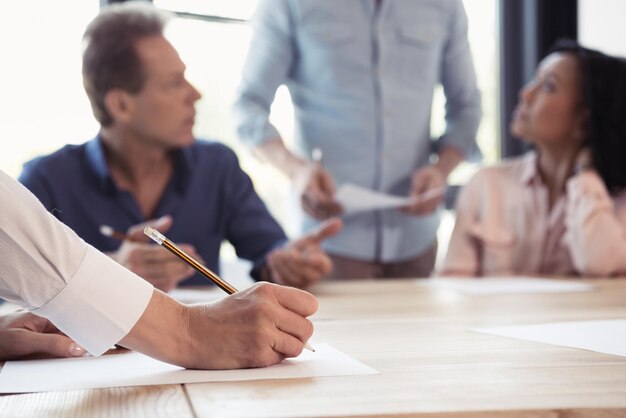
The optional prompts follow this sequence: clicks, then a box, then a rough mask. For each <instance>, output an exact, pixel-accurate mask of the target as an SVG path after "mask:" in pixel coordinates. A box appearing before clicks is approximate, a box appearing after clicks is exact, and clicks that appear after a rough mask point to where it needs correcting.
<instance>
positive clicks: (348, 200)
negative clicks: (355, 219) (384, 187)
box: [335, 183, 445, 214]
mask: <svg viewBox="0 0 626 418" xmlns="http://www.w3.org/2000/svg"><path fill="white" fill-rule="evenodd" d="M444 192H445V189H444V188H439V189H433V190H430V191H428V192H426V193H423V194H422V195H420V196H417V197H415V198H409V197H406V196H394V195H390V194H386V193H381V192H377V191H374V190H370V189H366V188H364V187H361V186H357V185H355V184H351V183H346V184H344V185H342V186H341V187H340V188H339V190H337V193H336V194H335V199H336V200H337V201H338V202H339V203H340V204H341V206H343V209H344V212H345V214H350V213H356V212H363V211H367V210H377V209H392V208H399V207H403V206H408V205H410V204H412V203H416V202H419V201H422V200H427V199H432V198H433V197H436V196H439V195H441V194H443V193H444Z"/></svg>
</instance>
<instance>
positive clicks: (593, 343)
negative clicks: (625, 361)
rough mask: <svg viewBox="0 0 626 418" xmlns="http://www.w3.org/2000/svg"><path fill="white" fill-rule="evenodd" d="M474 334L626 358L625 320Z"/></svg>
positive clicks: (511, 327)
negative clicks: (516, 339) (580, 349)
mask: <svg viewBox="0 0 626 418" xmlns="http://www.w3.org/2000/svg"><path fill="white" fill-rule="evenodd" d="M473 331H476V332H482V333H485V334H493V335H499V336H503V337H511V338H518V339H521V340H530V341H537V342H541V343H548V344H554V345H562V346H565V347H573V348H582V349H583V350H591V351H596V352H598V353H606V354H615V355H617V356H624V357H626V338H624V336H626V319H607V320H599V321H577V322H553V323H548V324H538V325H518V326H509V327H490V328H479V329H474V330H473Z"/></svg>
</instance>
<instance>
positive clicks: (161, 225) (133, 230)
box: [126, 215, 174, 242]
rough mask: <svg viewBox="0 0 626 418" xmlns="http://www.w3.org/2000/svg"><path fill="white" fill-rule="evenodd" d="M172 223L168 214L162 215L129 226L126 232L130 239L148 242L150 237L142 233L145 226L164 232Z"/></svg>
mask: <svg viewBox="0 0 626 418" xmlns="http://www.w3.org/2000/svg"><path fill="white" fill-rule="evenodd" d="M173 223H174V221H173V219H172V217H171V216H170V215H163V216H161V217H160V218H158V219H150V220H149V221H146V222H142V223H140V224H137V225H133V226H131V227H130V228H128V232H127V233H126V234H127V235H128V237H129V238H130V239H131V240H132V241H137V242H148V241H149V240H150V238H148V237H147V236H146V235H145V234H144V233H143V230H144V229H146V227H147V226H149V227H151V228H154V229H156V230H157V231H159V232H161V233H164V232H167V230H169V229H170V228H171V227H172V224H173Z"/></svg>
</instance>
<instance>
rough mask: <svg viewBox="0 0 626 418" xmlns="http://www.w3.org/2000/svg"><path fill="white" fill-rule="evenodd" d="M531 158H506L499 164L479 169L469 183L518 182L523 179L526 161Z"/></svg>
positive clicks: (526, 168)
mask: <svg viewBox="0 0 626 418" xmlns="http://www.w3.org/2000/svg"><path fill="white" fill-rule="evenodd" d="M530 158H531V156H528V155H523V156H520V157H515V158H508V159H505V160H502V161H501V162H499V163H497V164H494V165H489V166H485V167H482V168H480V169H479V170H478V171H477V172H476V173H475V174H474V176H472V179H471V180H470V183H478V184H483V183H508V182H511V181H517V182H519V181H520V180H521V179H522V178H523V177H524V173H525V171H527V170H528V166H529V164H532V162H530V161H528V160H529V159H530Z"/></svg>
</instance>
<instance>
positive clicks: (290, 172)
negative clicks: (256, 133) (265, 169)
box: [254, 138, 308, 181]
mask: <svg viewBox="0 0 626 418" xmlns="http://www.w3.org/2000/svg"><path fill="white" fill-rule="evenodd" d="M254 154H255V155H256V156H257V157H259V158H260V159H261V160H263V161H266V162H269V163H270V164H272V165H273V166H274V167H276V168H278V170H280V172H281V173H283V174H284V175H285V176H287V177H288V178H289V179H290V180H292V181H293V180H295V179H296V177H297V176H298V173H299V172H300V171H301V170H302V169H303V168H304V167H306V165H307V164H308V163H307V161H306V160H304V159H302V158H300V157H298V156H297V155H295V154H294V153H292V152H291V151H290V150H289V149H287V147H286V146H285V144H284V142H283V140H282V139H281V138H275V139H271V140H269V141H266V142H264V143H262V144H260V145H258V146H257V147H256V148H254Z"/></svg>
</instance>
